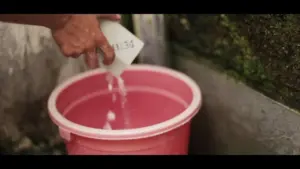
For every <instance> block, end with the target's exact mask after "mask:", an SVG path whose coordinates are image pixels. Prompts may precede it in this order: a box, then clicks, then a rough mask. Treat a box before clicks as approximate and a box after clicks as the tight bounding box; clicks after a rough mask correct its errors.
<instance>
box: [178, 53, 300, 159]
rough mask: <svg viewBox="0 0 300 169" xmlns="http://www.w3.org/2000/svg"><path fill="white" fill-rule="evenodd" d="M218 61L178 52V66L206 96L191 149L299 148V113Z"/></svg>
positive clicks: (231, 151)
mask: <svg viewBox="0 0 300 169" xmlns="http://www.w3.org/2000/svg"><path fill="white" fill-rule="evenodd" d="M213 67H214V66H213V65H211V64H210V63H209V62H207V61H206V60H201V61H195V59H191V58H189V57H187V56H184V57H179V62H178V68H179V70H181V71H183V72H185V73H186V74H187V75H189V76H190V77H192V78H193V79H194V80H195V81H196V82H197V83H198V84H199V86H200V87H201V91H202V94H203V99H204V100H203V107H202V109H201V111H200V112H199V113H198V114H197V116H196V117H195V118H194V119H193V123H192V136H191V144H190V151H191V154H285V155H292V154H299V153H300V135H299V128H300V116H299V114H298V113H296V111H294V110H291V109H289V108H287V107H286V106H283V105H282V104H280V103H278V102H276V101H274V100H272V99H270V98H268V97H265V96H264V95H262V94H261V93H259V92H257V91H255V90H253V89H251V88H249V87H248V86H247V85H245V84H243V83H241V82H238V81H236V80H234V79H233V78H230V77H228V76H227V75H226V74H224V73H220V72H219V71H217V70H216V69H214V68H213Z"/></svg>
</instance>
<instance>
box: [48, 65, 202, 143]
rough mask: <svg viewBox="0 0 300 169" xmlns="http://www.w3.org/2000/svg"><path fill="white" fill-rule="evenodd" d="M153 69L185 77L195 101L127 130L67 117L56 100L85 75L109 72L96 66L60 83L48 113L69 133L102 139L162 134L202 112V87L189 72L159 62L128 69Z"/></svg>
mask: <svg viewBox="0 0 300 169" xmlns="http://www.w3.org/2000/svg"><path fill="white" fill-rule="evenodd" d="M137 70H142V71H145V70H146V71H150V72H159V73H163V74H166V75H170V76H172V77H174V78H176V79H178V80H180V81H183V82H184V83H185V84H186V85H187V86H188V87H189V88H190V89H191V91H192V95H193V96H192V97H193V98H192V102H191V103H190V104H189V105H188V107H187V108H186V109H185V110H184V111H183V112H181V113H180V114H178V115H176V116H175V117H173V118H171V119H168V120H166V121H163V122H161V123H157V124H154V125H151V126H146V127H141V128H135V129H124V130H104V129H97V128H92V127H87V126H83V125H80V124H77V123H74V122H72V121H70V120H68V119H67V118H65V117H64V116H63V115H62V114H61V113H59V111H58V110H57V108H56V100H57V98H58V96H59V95H60V94H61V92H62V91H63V90H65V89H66V88H68V87H69V86H70V85H72V84H73V83H76V82H78V81H80V80H82V79H85V78H87V77H90V76H94V75H97V74H102V73H105V72H106V70H105V69H102V68H100V69H94V70H89V71H86V72H83V73H80V74H78V75H75V76H73V77H71V78H68V79H67V80H66V81H64V82H63V83H61V84H59V85H58V86H57V87H56V88H55V89H54V90H53V91H52V93H51V94H50V97H49V99H48V114H49V116H50V118H51V119H52V121H53V122H54V123H55V124H56V125H57V126H58V127H59V129H62V130H63V131H64V132H68V133H69V134H71V133H72V134H76V135H79V136H82V137H88V138H93V139H101V140H131V139H140V138H148V137H153V136H156V135H160V134H163V133H166V132H168V131H171V130H173V129H175V128H178V127H179V126H181V125H184V124H185V123H187V122H189V121H190V120H191V119H192V118H193V117H194V116H195V115H196V114H197V112H198V110H199V109H200V107H201V106H202V94H201V90H200V87H199V86H198V85H197V84H196V82H195V81H194V80H192V79H191V78H190V77H189V76H187V75H185V74H184V73H181V72H179V71H176V70H173V69H171V68H166V67H162V66H157V65H148V64H132V65H131V66H129V67H128V68H127V69H126V71H137Z"/></svg>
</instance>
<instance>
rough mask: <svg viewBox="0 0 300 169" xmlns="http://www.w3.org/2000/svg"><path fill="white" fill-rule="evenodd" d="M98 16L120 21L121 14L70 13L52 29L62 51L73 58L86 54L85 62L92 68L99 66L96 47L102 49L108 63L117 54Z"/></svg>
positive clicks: (105, 62) (107, 63) (105, 61)
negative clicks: (102, 28)
mask: <svg viewBox="0 0 300 169" xmlns="http://www.w3.org/2000/svg"><path fill="white" fill-rule="evenodd" d="M98 18H99V19H100V20H101V19H109V20H116V21H118V20H120V19H121V16H120V15H118V14H99V15H86V14H85V15H84V14H82V15H69V16H68V18H65V21H64V22H62V24H60V25H57V26H56V27H55V28H53V29H51V30H52V35H53V38H54V40H55V41H56V42H57V44H58V45H59V47H60V49H61V52H62V53H63V54H64V55H65V56H67V57H73V58H77V57H78V56H80V55H81V54H85V56H84V57H85V62H86V64H87V65H88V66H89V67H90V68H97V67H98V66H99V64H98V57H97V54H96V48H100V49H101V50H102V52H103V55H104V61H103V63H104V64H106V65H109V64H111V63H112V61H113V60H114V56H115V53H114V50H113V48H112V47H111V45H110V44H109V43H108V41H107V39H106V37H105V36H104V34H103V33H102V31H101V29H100V25H99V20H98Z"/></svg>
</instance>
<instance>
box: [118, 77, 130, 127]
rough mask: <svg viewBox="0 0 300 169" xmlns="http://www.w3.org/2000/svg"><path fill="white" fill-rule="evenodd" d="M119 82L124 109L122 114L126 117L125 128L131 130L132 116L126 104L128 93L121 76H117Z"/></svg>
mask: <svg viewBox="0 0 300 169" xmlns="http://www.w3.org/2000/svg"><path fill="white" fill-rule="evenodd" d="M116 78H117V82H118V88H119V93H120V95H121V108H122V114H123V117H124V127H125V129H126V128H130V114H129V111H128V109H127V108H126V103H127V98H126V95H127V91H126V87H125V83H124V80H123V79H122V77H121V76H117V77H116Z"/></svg>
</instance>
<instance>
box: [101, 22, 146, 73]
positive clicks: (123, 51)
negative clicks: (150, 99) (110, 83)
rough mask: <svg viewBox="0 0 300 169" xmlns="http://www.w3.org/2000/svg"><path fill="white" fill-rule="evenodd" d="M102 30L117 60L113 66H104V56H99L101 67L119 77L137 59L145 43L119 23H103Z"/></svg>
mask: <svg viewBox="0 0 300 169" xmlns="http://www.w3.org/2000/svg"><path fill="white" fill-rule="evenodd" d="M100 28H101V30H102V32H103V34H104V35H105V37H106V39H107V40H108V42H109V44H110V45H112V47H113V48H114V50H115V60H114V61H113V63H112V64H111V65H104V64H103V63H102V61H103V56H102V55H99V57H100V59H99V62H100V63H99V65H100V67H101V68H105V69H107V71H109V72H111V73H112V74H113V75H114V76H119V75H121V74H122V72H123V71H124V70H125V69H126V68H127V67H128V66H129V65H130V64H131V63H132V62H133V60H134V59H135V58H136V57H137V55H138V54H139V53H140V51H141V50H142V48H143V46H144V43H143V42H142V41H141V40H140V39H138V38H137V37H136V36H135V35H133V34H132V33H131V32H129V31H128V30H127V29H126V28H125V27H123V26H122V25H121V24H120V23H118V22H114V21H101V23H100Z"/></svg>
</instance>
